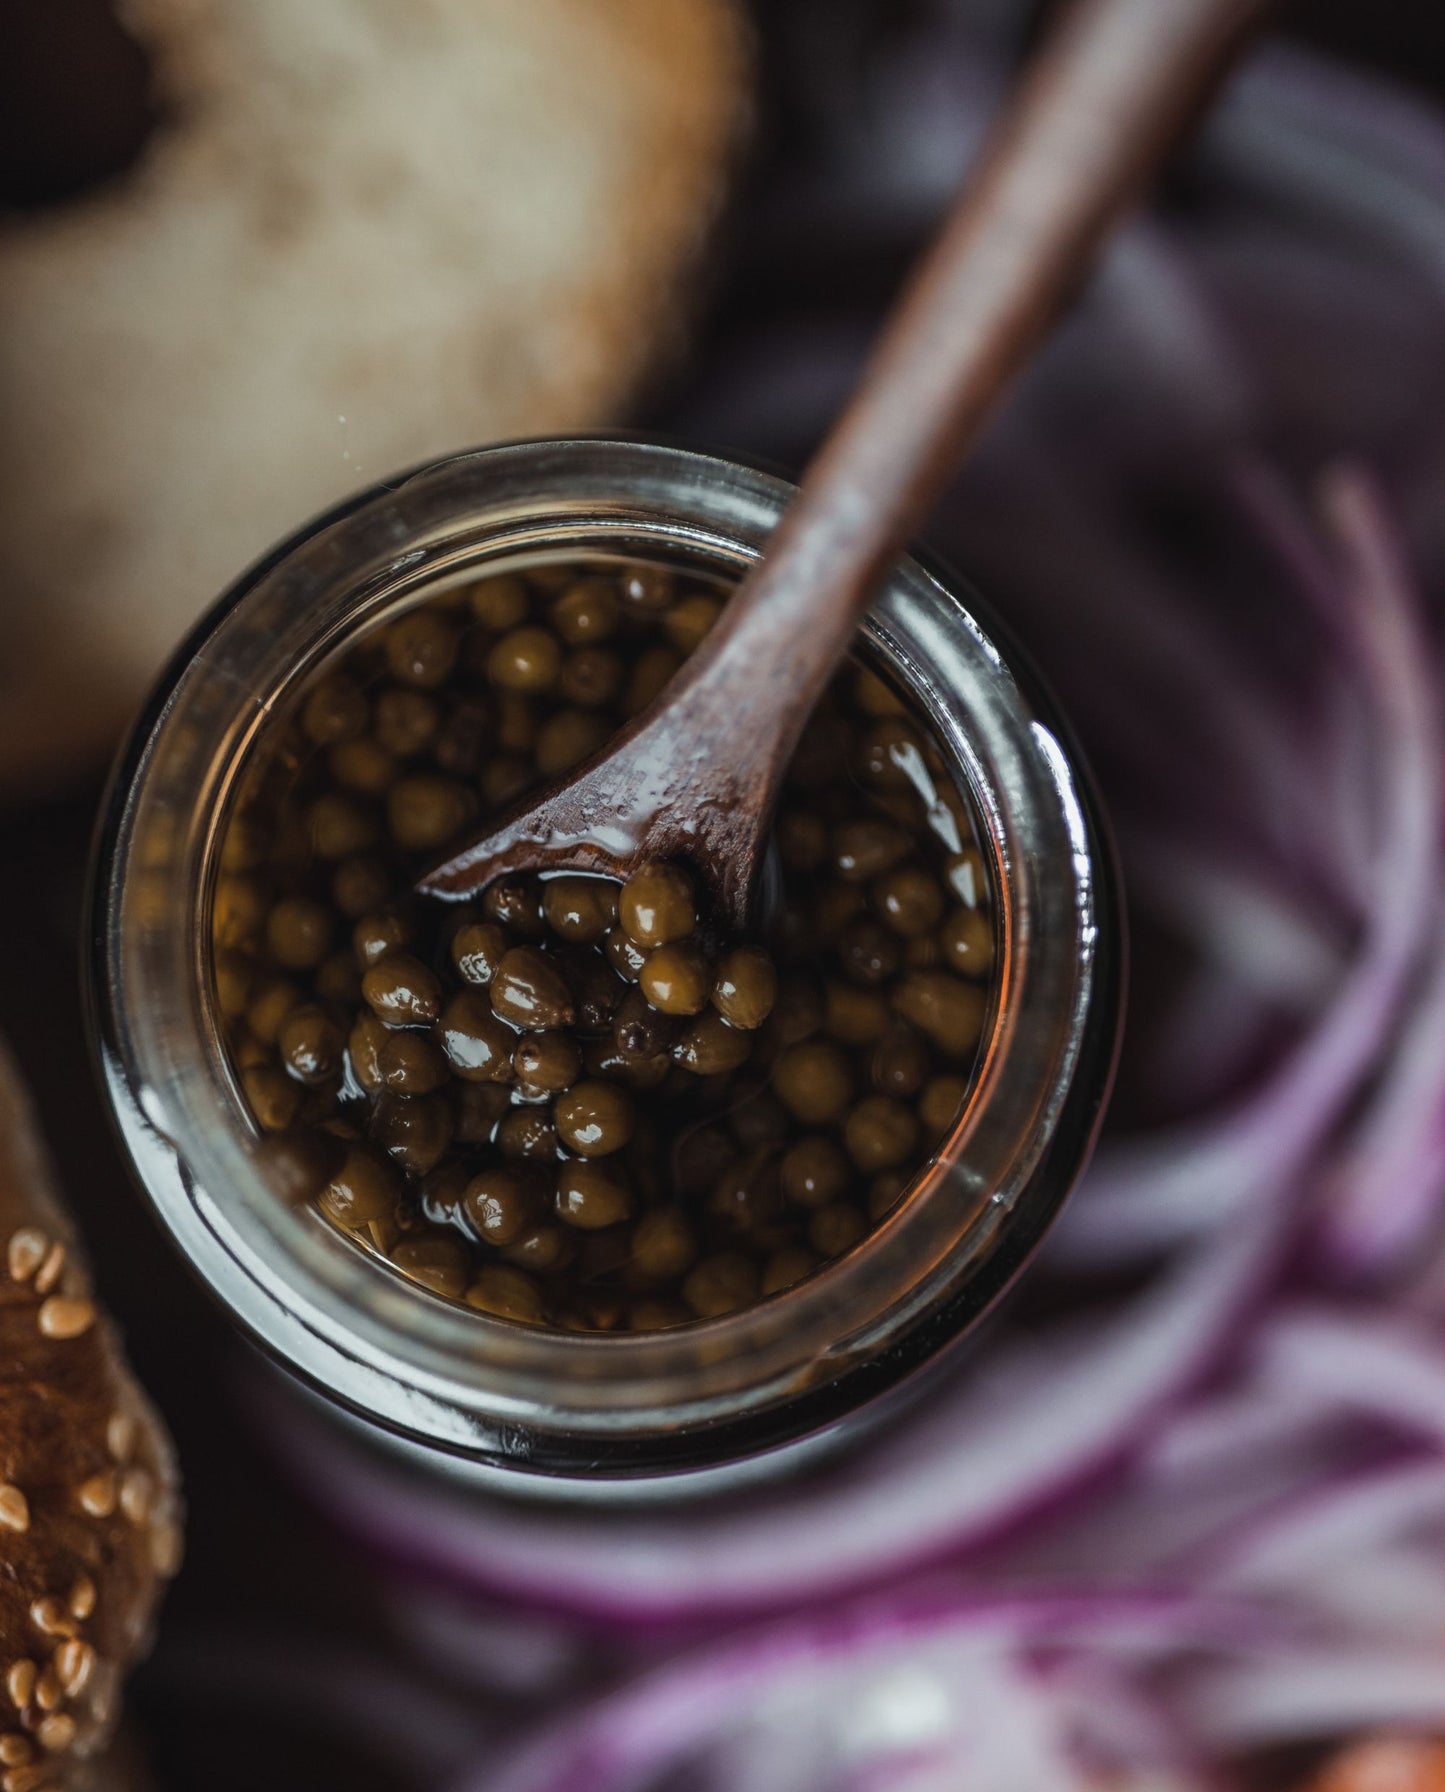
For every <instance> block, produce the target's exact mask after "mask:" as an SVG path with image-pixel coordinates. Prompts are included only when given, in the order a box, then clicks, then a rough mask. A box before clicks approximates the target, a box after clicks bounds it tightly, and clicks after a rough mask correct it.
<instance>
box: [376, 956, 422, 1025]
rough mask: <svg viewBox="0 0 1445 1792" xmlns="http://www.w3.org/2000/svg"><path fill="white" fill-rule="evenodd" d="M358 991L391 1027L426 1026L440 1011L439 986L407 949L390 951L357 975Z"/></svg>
mask: <svg viewBox="0 0 1445 1792" xmlns="http://www.w3.org/2000/svg"><path fill="white" fill-rule="evenodd" d="M361 993H362V995H363V996H365V998H366V1001H367V1003H368V1005H369V1006H370V1008H371V1010H372V1012H373V1013H374V1014H375V1015H376V1017H377V1019H378V1020H383V1021H385V1022H386V1023H387V1025H388V1026H392V1027H414V1026H426V1025H428V1024H429V1023H430V1022H432V1021H434V1020H435V1019H436V1017H437V1015H438V1014H439V1013H440V1012H441V1003H442V986H441V984H440V982H439V981H438V979H437V975H436V973H435V971H429V970H428V969H427V967H426V966H425V965H424V964H423V963H422V962H421V960H420V959H419V958H415V957H413V956H412V954H411V953H410V952H391V953H389V954H388V955H387V956H386V957H385V958H382V959H379V960H378V961H377V962H376V963H375V964H373V965H372V966H371V967H370V968H369V969H368V970H367V972H366V973H365V975H364V976H363V977H362V979H361Z"/></svg>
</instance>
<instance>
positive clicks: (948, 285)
mask: <svg viewBox="0 0 1445 1792" xmlns="http://www.w3.org/2000/svg"><path fill="white" fill-rule="evenodd" d="M1269 4H1270V0H1081V3H1080V4H1078V5H1077V6H1075V8H1074V9H1073V10H1072V11H1071V12H1070V13H1069V15H1068V16H1067V17H1066V19H1065V21H1064V23H1063V25H1062V26H1061V27H1060V28H1059V29H1058V31H1057V32H1055V34H1054V35H1053V37H1052V39H1051V41H1050V43H1049V44H1048V46H1047V47H1046V48H1045V50H1044V52H1043V54H1042V56H1041V57H1040V58H1039V59H1038V60H1037V61H1036V62H1035V63H1034V65H1033V67H1032V68H1031V70H1030V72H1029V74H1028V75H1027V76H1026V78H1025V82H1024V85H1023V86H1022V88H1021V89H1020V90H1019V92H1018V93H1017V95H1016V96H1015V97H1014V98H1013V100H1012V101H1011V103H1010V105H1009V108H1008V111H1007V114H1006V116H1005V120H1004V122H1003V124H1002V126H1001V128H1000V129H998V130H997V131H996V132H995V134H994V137H993V139H992V142H991V144H990V146H989V148H988V150H987V151H986V153H985V156H984V159H983V161H982V163H981V164H980V167H979V169H978V171H977V173H976V174H975V176H974V178H973V180H972V181H971V182H970V183H969V185H968V187H967V189H966V191H965V193H964V195H963V197H962V199H961V200H960V201H959V204H958V206H957V208H956V209H955V211H954V213H953V216H952V217H951V219H950V220H949V222H948V224H947V226H946V228H945V230H944V233H943V235H942V237H941V238H940V240H939V242H938V244H937V246H936V247H935V248H934V250H933V251H932V253H931V254H930V255H929V256H928V258H927V259H926V260H925V262H924V263H923V266H922V267H921V269H920V270H919V272H918V273H917V274H916V275H915V277H914V279H913V281H912V284H911V285H910V286H909V288H908V290H907V292H906V293H905V295H904V298H903V301H902V303H901V304H900V305H899V307H898V309H897V311H896V312H895V313H894V315H893V318H892V320H891V322H890V323H889V325H888V328H887V331H886V333H885V335H884V336H883V339H882V341H881V343H880V345H879V347H878V349H877V350H876V352H875V353H874V356H873V358H872V360H871V362H870V363H869V365H868V367H867V369H866V371H865V373H864V377H863V382H862V384H861V386H860V387H859V388H858V391H857V393H856V395H855V397H854V398H853V400H852V402H851V403H850V404H849V406H848V408H847V410H846V411H845V412H844V414H843V417H842V419H841V421H840V422H839V424H838V425H837V427H836V428H835V430H834V431H833V433H832V435H831V436H830V437H829V439H828V442H827V444H826V445H825V447H824V448H823V450H822V452H821V453H820V454H819V455H818V457H817V459H816V460H815V461H814V462H813V464H812V466H811V467H810V468H809V469H808V472H807V475H806V477H805V479H804V481H803V487H802V490H801V491H800V492H799V494H798V496H797V498H796V499H795V501H794V503H793V506H792V508H791V510H789V512H788V513H787V515H786V516H785V517H784V518H783V521H782V522H781V523H780V524H779V526H778V527H777V529H776V530H775V531H774V532H773V535H772V537H771V539H770V540H769V542H768V544H767V552H766V555H765V557H764V559H763V560H762V562H761V563H760V564H759V565H758V567H757V568H756V569H755V570H754V571H753V572H752V573H751V574H750V575H749V577H748V578H747V579H745V580H744V581H743V583H742V585H741V586H740V587H739V589H738V591H737V592H736V593H735V595H734V596H733V598H732V601H731V602H730V603H729V604H728V606H727V608H726V609H725V610H724V612H723V614H722V617H721V618H720V619H719V622H718V625H717V627H716V628H715V629H713V631H712V633H711V634H710V635H709V636H708V638H707V639H706V640H705V641H704V642H703V644H702V645H701V647H699V648H698V650H697V652H696V653H695V654H694V655H693V656H692V658H691V659H690V660H688V662H687V663H686V665H685V666H684V667H683V668H682V669H681V670H680V671H679V672H678V674H677V676H676V677H675V678H674V679H673V680H672V682H671V683H670V684H669V685H668V687H667V689H666V690H665V691H664V692H663V694H662V696H661V698H660V699H659V700H658V701H657V702H656V703H655V704H654V705H653V707H652V708H651V709H650V710H647V711H645V712H644V713H643V714H642V715H641V716H640V717H639V718H638V719H637V720H636V721H634V722H633V723H632V724H631V725H630V727H629V728H628V729H626V730H625V731H624V732H623V733H622V734H621V735H619V736H618V738H617V739H616V740H615V741H613V742H612V743H611V744H610V745H609V746H607V747H606V748H604V749H603V750H602V752H601V753H600V754H599V755H597V757H596V758H594V759H592V760H590V761H588V762H587V763H586V764H585V765H584V766H582V767H581V768H579V770H578V771H576V772H575V773H573V774H571V775H570V776H569V777H568V778H566V779H565V780H564V781H563V782H562V783H561V784H559V785H557V786H554V787H553V789H552V790H551V791H550V792H544V793H543V794H542V796H541V797H539V798H535V799H530V800H528V801H524V802H523V803H521V804H519V807H518V811H517V812H516V813H514V814H513V815H512V816H511V818H510V819H504V820H502V821H501V822H500V823H499V824H497V823H494V824H492V826H491V830H490V831H489V832H488V833H487V834H486V835H484V836H483V837H481V838H479V839H476V840H474V841H472V842H471V843H470V844H469V845H467V846H464V847H463V848H462V849H461V850H460V851H459V852H457V853H456V854H455V855H454V856H453V857H452V858H450V859H449V860H448V861H447V862H446V863H445V864H444V865H440V866H437V867H435V868H434V869H433V870H432V871H431V872H429V873H428V874H427V876H426V877H424V878H423V879H422V880H421V885H420V887H421V888H422V889H424V890H428V891H430V892H431V893H433V894H436V895H442V896H450V897H460V896H467V895H470V894H472V893H474V892H475V891H476V890H477V889H479V888H481V887H482V885H483V884H484V883H485V882H486V881H487V879H488V877H489V876H491V875H495V874H496V873H497V872H498V871H499V870H501V869H510V870H517V869H523V868H527V869H540V868H545V867H548V866H551V867H559V866H563V865H565V866H568V867H570V868H572V869H587V870H600V871H606V872H608V873H609V874H612V875H621V876H626V875H627V872H628V870H629V869H630V868H631V867H632V866H634V865H635V864H636V863H637V862H638V861H639V860H640V859H642V858H668V857H673V856H680V857H682V858H685V859H687V860H689V861H690V862H691V864H692V865H693V867H694V869H695V870H696V871H697V872H698V873H699V875H700V876H701V877H702V879H703V881H704V883H705V884H706V885H707V887H708V892H709V894H710V896H711V897H712V898H713V899H714V900H715V902H716V904H717V907H718V911H719V913H720V915H721V917H722V918H723V919H724V920H726V921H727V922H728V923H730V924H731V925H733V926H735V927H738V928H741V927H743V926H744V925H746V922H747V918H748V913H749V905H750V899H751V896H752V894H753V892H754V891H755V889H756V886H757V881H758V876H759V873H760V870H761V866H762V861H763V853H764V844H765V840H766V835H767V828H768V823H769V818H770V814H771V810H772V806H773V801H774V798H775V796H776V793H777V790H778V787H779V785H780V783H781V781H782V777H783V773H784V770H785V769H786V767H787V764H788V761H789V759H790V758H791V756H792V753H793V749H794V747H795V746H796V745H797V742H798V737H799V736H800V734H801V733H802V730H803V725H804V723H805V722H806V720H807V717H808V714H809V712H810V710H811V709H812V707H813V705H814V703H815V701H816V700H817V698H818V697H819V696H820V695H821V694H822V690H823V687H824V685H825V684H826V683H827V681H828V679H829V677H830V676H831V675H832V673H833V670H834V668H835V667H836V666H837V664H838V662H839V660H840V659H841V658H842V657H843V655H844V653H845V652H846V651H847V648H848V644H849V642H850V641H851V640H852V638H853V633H854V630H855V629H856V627H857V624H858V619H859V617H860V616H861V615H862V612H863V610H864V609H865V608H866V607H867V604H868V602H869V599H870V598H871V597H872V595H873V592H874V589H875V588H876V586H877V584H878V581H879V580H880V579H881V578H882V576H883V575H884V574H885V573H886V572H887V570H888V568H889V567H890V566H891V565H892V564H893V563H894V562H895V560H896V559H897V557H898V555H899V554H900V553H901V552H902V550H903V548H904V545H905V544H906V542H907V541H908V539H909V537H910V536H911V535H912V534H913V532H914V530H915V529H916V528H917V526H918V524H919V523H920V522H922V520H923V518H924V517H925V516H926V515H927V513H928V511H929V509H930V508H931V506H932V504H933V502H934V500H935V499H936V498H937V497H938V495H939V493H940V491H941V490H942V488H943V485H944V482H945V481H946V479H947V478H948V476H949V474H950V473H951V472H952V471H953V469H954V467H955V466H956V465H957V464H958V462H959V460H960V459H961V458H962V456H963V454H964V452H965V450H966V449H967V448H968V447H970V446H971V444H972V443H973V441H974V439H975V438H976V436H977V435H978V433H979V431H980V430H981V429H982V427H983V425H984V423H985V421H986V420H987V418H988V416H989V414H990V412H991V410H992V408H993V406H994V404H995V403H996V401H997V400H998V398H999V396H1000V395H1001V393H1002V392H1003V390H1004V388H1005V387H1006V386H1007V385H1008V382H1009V381H1010V380H1011V379H1012V377H1013V375H1014V374H1015V373H1016V372H1017V370H1018V368H1019V366H1020V365H1021V363H1022V362H1023V361H1024V360H1025V359H1026V357H1027V356H1028V354H1029V353H1030V352H1031V350H1032V349H1033V348H1034V347H1035V346H1036V345H1037V343H1038V341H1039V339H1040V338H1041V337H1042V335H1043V334H1044V332H1045V330H1046V329H1047V328H1048V326H1049V324H1050V322H1051V321H1052V319H1053V317H1054V314H1055V312H1056V311H1057V310H1058V308H1059V307H1060V305H1061V304H1062V303H1063V302H1064V301H1065V300H1066V299H1067V298H1068V296H1069V295H1070V293H1071V292H1072V291H1073V289H1074V286H1075V285H1076V283H1077V282H1078V280H1079V278H1080V277H1081V275H1082V274H1083V273H1084V271H1085V269H1086V268H1087V266H1088V263H1089V261H1090V258H1091V257H1092V255H1093V253H1094V251H1095V250H1096V249H1097V248H1098V246H1099V244H1100V242H1101V241H1102V240H1103V238H1104V236H1105V234H1106V232H1107V231H1108V229H1109V227H1110V225H1111V224H1112V223H1113V222H1114V220H1115V219H1116V218H1117V216H1118V215H1119V213H1120V212H1121V211H1123V210H1124V208H1125V207H1126V206H1127V205H1128V203H1129V202H1130V200H1132V199H1133V198H1134V197H1135V196H1136V194H1137V192H1138V190H1139V189H1140V187H1141V186H1142V185H1143V184H1144V182H1145V181H1146V180H1147V179H1148V178H1149V176H1150V175H1151V174H1153V173H1154V171H1155V170H1156V168H1157V167H1158V165H1159V163H1160V161H1161V160H1162V159H1163V157H1164V155H1165V154H1166V152H1167V151H1168V150H1169V149H1170V147H1171V146H1172V145H1173V144H1174V143H1175V142H1176V141H1177V140H1178V139H1179V138H1180V137H1181V136H1182V135H1183V133H1184V131H1185V129H1186V128H1187V126H1188V125H1189V124H1190V123H1191V122H1192V120H1193V117H1194V114H1195V111H1196V109H1197V108H1198V107H1199V106H1200V105H1201V104H1202V102H1203V101H1204V100H1205V98H1206V97H1207V96H1208V92H1209V89H1210V87H1211V86H1212V84H1213V82H1214V81H1215V79H1216V78H1217V77H1218V76H1219V75H1220V74H1221V73H1222V72H1223V70H1224V68H1225V67H1226V65H1227V62H1228V59H1229V57H1230V55H1231V53H1232V52H1233V51H1234V50H1235V49H1236V48H1237V46H1238V44H1239V41H1240V39H1241V38H1242V37H1243V36H1244V34H1245V33H1246V32H1247V31H1248V30H1249V28H1250V27H1251V26H1252V25H1254V24H1255V23H1256V22H1257V21H1258V20H1259V19H1260V18H1262V16H1263V15H1264V14H1265V13H1266V12H1267V11H1268V10H1269Z"/></svg>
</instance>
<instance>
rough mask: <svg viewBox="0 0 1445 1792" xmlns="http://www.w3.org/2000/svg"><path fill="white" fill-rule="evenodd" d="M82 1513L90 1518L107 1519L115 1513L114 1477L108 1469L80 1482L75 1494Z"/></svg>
mask: <svg viewBox="0 0 1445 1792" xmlns="http://www.w3.org/2000/svg"><path fill="white" fill-rule="evenodd" d="M75 1497H76V1499H77V1500H79V1502H80V1509H81V1511H82V1512H85V1513H88V1514H89V1515H90V1517H92V1518H109V1517H110V1515H111V1513H112V1512H114V1511H115V1475H114V1473H113V1472H112V1471H111V1470H110V1469H103V1470H102V1471H101V1473H100V1474H98V1475H92V1476H91V1477H90V1479H89V1480H88V1481H82V1482H81V1484H80V1487H79V1489H78V1490H77V1492H76V1496H75Z"/></svg>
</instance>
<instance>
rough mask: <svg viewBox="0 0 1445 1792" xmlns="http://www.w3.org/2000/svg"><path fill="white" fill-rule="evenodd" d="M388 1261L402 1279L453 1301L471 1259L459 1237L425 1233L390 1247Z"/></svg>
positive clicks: (461, 1288)
mask: <svg viewBox="0 0 1445 1792" xmlns="http://www.w3.org/2000/svg"><path fill="white" fill-rule="evenodd" d="M390 1254H391V1260H392V1262H393V1263H394V1264H395V1265H396V1267H397V1268H398V1269H399V1270H400V1271H401V1272H402V1274H403V1275H404V1276H408V1277H410V1279H411V1280H412V1281H413V1282H420V1283H421V1285H422V1287H423V1288H430V1289H431V1291H432V1293H433V1294H444V1295H447V1296H448V1297H449V1298H450V1299H452V1300H455V1299H457V1297H458V1296H459V1295H460V1294H461V1292H462V1290H463V1289H464V1288H465V1287H466V1285H467V1277H468V1275H469V1273H470V1271H471V1259H470V1256H469V1254H468V1251H467V1247H466V1245H465V1244H464V1243H463V1242H462V1240H461V1239H460V1238H457V1237H455V1236H452V1237H449V1236H448V1235H447V1234H446V1233H445V1232H427V1233H423V1234H421V1235H420V1236H418V1237H414V1238H403V1239H401V1240H400V1241H399V1242H398V1243H396V1244H394V1245H393V1246H392V1248H391V1253H390Z"/></svg>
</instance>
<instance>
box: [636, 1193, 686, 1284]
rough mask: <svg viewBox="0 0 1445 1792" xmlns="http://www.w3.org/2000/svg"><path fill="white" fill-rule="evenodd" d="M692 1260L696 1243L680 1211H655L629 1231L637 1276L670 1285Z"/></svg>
mask: <svg viewBox="0 0 1445 1792" xmlns="http://www.w3.org/2000/svg"><path fill="white" fill-rule="evenodd" d="M696 1257H697V1240H696V1239H695V1238H694V1236H693V1232H692V1228H691V1226H689V1225H688V1223H687V1220H686V1219H685V1218H684V1216H683V1213H682V1210H681V1208H678V1207H658V1208H655V1209H654V1210H653V1211H652V1212H651V1213H646V1214H644V1215H643V1216H642V1218H641V1219H640V1220H639V1221H638V1222H637V1225H636V1227H635V1228H634V1229H633V1233H632V1262H633V1265H634V1266H635V1268H636V1269H637V1271H638V1273H639V1275H644V1276H647V1277H649V1278H650V1279H652V1280H655V1281H659V1282H670V1281H673V1280H675V1279H676V1278H677V1277H678V1276H680V1275H684V1274H685V1273H686V1272H687V1271H688V1270H689V1269H690V1268H691V1267H692V1265H693V1262H694V1261H695V1260H696Z"/></svg>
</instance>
